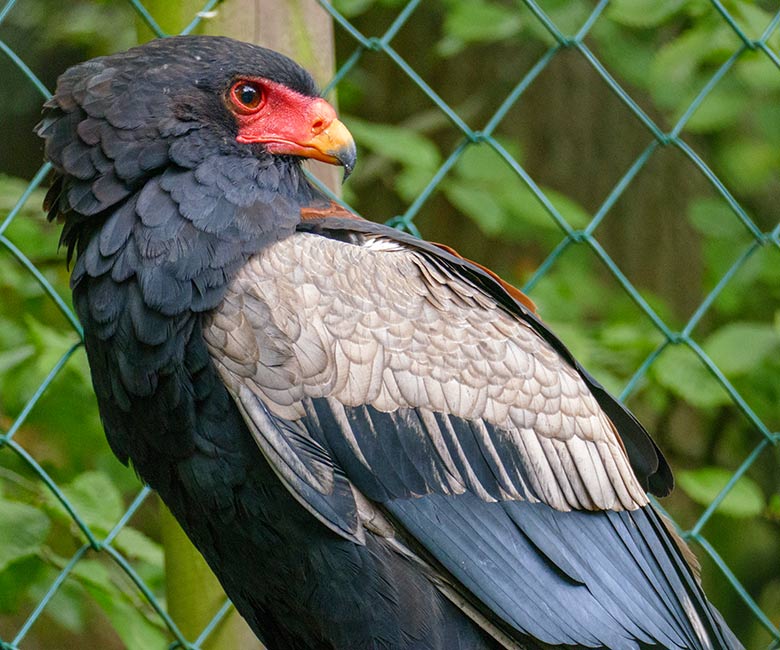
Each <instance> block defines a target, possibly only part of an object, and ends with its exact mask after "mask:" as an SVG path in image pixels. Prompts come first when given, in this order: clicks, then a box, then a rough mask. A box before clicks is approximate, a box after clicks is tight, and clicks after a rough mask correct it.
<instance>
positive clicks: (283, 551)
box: [37, 36, 741, 650]
mask: <svg viewBox="0 0 780 650" xmlns="http://www.w3.org/2000/svg"><path fill="white" fill-rule="evenodd" d="M37 132H38V134H39V135H40V136H41V137H42V138H44V140H45V141H46V158H47V159H48V160H49V161H51V163H52V165H53V167H54V170H55V176H54V181H53V184H52V187H51V189H50V191H49V194H48V196H47V201H46V207H47V209H48V210H49V217H50V218H52V219H53V218H59V219H60V220H62V221H63V222H64V228H63V232H62V242H63V243H64V244H65V245H66V246H67V248H68V253H69V258H70V256H71V255H73V254H74V253H75V264H74V267H73V272H72V289H73V299H74V304H75V307H76V310H77V313H78V316H79V318H80V320H81V322H82V324H83V326H84V338H85V345H86V351H87V355H88V357H89V363H90V366H91V369H92V379H93V383H94V387H95V391H96V393H97V398H98V403H99V407H100V413H101V417H102V420H103V424H104V426H105V430H106V435H107V437H108V441H109V443H110V445H111V448H112V449H113V451H114V453H115V454H116V455H117V456H118V457H119V459H120V460H121V461H122V462H124V463H128V462H129V463H132V465H133V467H134V468H135V470H136V471H137V472H138V474H139V475H140V476H141V478H142V479H143V480H144V481H145V482H146V483H148V484H149V485H150V486H151V487H152V488H154V489H155V490H156V491H157V492H158V493H159V494H160V496H161V497H162V499H163V500H164V501H165V503H166V504H167V506H168V507H169V508H170V510H171V511H172V513H173V514H174V515H175V517H176V518H177V519H178V521H179V522H180V523H181V525H182V527H183V528H184V530H185V531H186V532H187V534H188V535H189V537H190V538H191V539H192V541H193V542H194V543H195V545H196V546H197V548H198V549H199V550H200V552H201V553H202V554H203V555H204V556H205V558H206V560H207V561H208V563H209V564H210V566H211V567H212V569H213V570H214V572H215V573H216V575H217V576H218V577H219V580H220V581H221V583H222V585H223V586H224V588H225V591H226V592H227V594H228V595H229V596H230V598H231V599H232V600H233V602H234V603H235V605H236V607H237V609H238V611H239V612H240V613H241V614H242V615H243V616H244V618H246V620H247V621H248V622H249V624H250V625H251V627H252V629H253V630H254V631H255V632H256V634H257V635H258V637H259V638H261V639H262V640H263V641H264V642H265V643H266V644H267V645H268V646H269V647H270V648H272V649H276V650H278V649H282V650H296V649H326V648H337V649H341V650H344V649H346V650H352V649H355V650H357V649H369V648H372V649H379V648H386V649H416V650H431V649H434V648H435V649H441V650H458V649H463V650H466V649H469V650H474V649H486V648H529V649H540V648H551V647H556V648H559V647H563V648H610V649H612V650H636V649H639V648H670V649H682V648H688V649H696V650H699V649H705V648H707V649H721V648H740V647H741V646H740V644H739V642H738V641H737V640H736V639H735V637H734V635H733V634H732V633H731V632H730V630H729V629H728V628H727V626H726V625H725V623H724V622H723V620H722V618H721V617H720V615H719V614H718V612H717V611H716V610H715V609H714V608H713V607H712V606H711V605H710V604H709V603H708V602H707V600H706V598H705V596H704V593H703V592H702V589H701V587H700V585H699V581H698V578H697V576H696V573H695V570H694V569H692V560H691V557H692V556H691V555H690V553H689V551H687V549H686V548H685V545H684V543H683V542H682V541H681V540H680V539H679V538H678V537H677V536H676V535H675V533H674V532H672V530H671V528H670V526H669V525H668V524H667V522H666V521H665V520H664V519H663V518H662V517H661V516H660V515H659V514H658V513H657V512H656V511H655V510H654V509H653V507H652V505H650V504H649V503H648V497H647V494H646V493H647V492H648V491H650V492H652V493H655V494H658V495H665V494H667V493H668V492H669V490H670V489H671V487H672V477H671V472H670V470H669V467H668V465H667V463H666V461H665V460H664V458H663V456H662V455H661V453H660V452H659V450H658V448H657V447H656V446H655V444H654V443H653V441H652V440H651V439H650V438H649V436H648V435H647V433H646V432H645V430H644V429H643V428H642V426H641V425H640V424H639V423H638V422H637V420H636V419H635V418H634V417H633V416H632V415H631V413H629V412H628V411H627V410H626V409H625V408H624V407H623V406H622V405H621V404H620V403H619V402H617V401H616V400H615V399H614V398H613V397H612V396H611V395H609V394H608V393H607V392H606V391H605V390H604V388H603V387H602V386H601V385H599V383H598V382H597V381H596V380H595V379H593V378H592V377H591V376H590V375H589V374H588V373H587V372H586V371H585V370H584V369H583V368H582V367H581V366H580V365H579V364H578V363H577V361H576V360H575V359H574V358H573V357H572V355H571V354H570V352H569V351H568V350H567V349H566V347H565V346H564V345H563V343H561V342H560V341H559V340H558V339H557V338H556V336H555V335H554V334H553V333H552V332H550V330H549V329H548V328H547V326H546V325H545V324H544V323H543V322H542V321H541V320H540V319H539V317H538V316H537V314H536V313H535V311H534V307H533V304H532V303H531V302H530V301H529V300H528V299H527V298H525V297H524V296H523V295H522V294H521V293H520V292H518V291H517V290H516V289H513V288H512V287H510V286H509V285H507V284H506V283H504V282H503V281H501V280H500V279H499V278H497V277H496V276H495V275H494V274H493V273H491V272H490V271H487V270H486V269H484V268H483V267H481V266H479V265H477V264H474V263H472V262H469V261H467V260H465V259H462V258H461V257H459V256H458V255H457V254H455V253H454V252H453V251H451V250H450V249H448V248H446V247H441V246H437V245H435V244H431V243H428V242H425V241H420V240H418V239H415V238H413V237H410V236H407V235H405V234H403V233H401V232H398V231H396V230H393V229H392V228H389V227H386V226H383V225H379V224H375V223H372V222H369V221H364V220H362V219H360V218H358V217H356V216H355V215H353V214H351V213H349V212H347V211H346V210H343V209H341V208H339V207H338V206H335V205H334V204H332V203H331V202H330V201H329V200H328V199H327V198H325V197H324V196H323V195H322V194H321V193H320V192H319V191H318V190H317V189H315V188H314V187H313V186H312V185H311V184H310V183H309V181H308V180H307V178H306V177H305V176H304V174H303V172H302V169H301V162H302V160H303V159H304V158H316V159H320V160H324V161H326V162H330V163H334V164H341V165H343V166H344V167H345V168H346V169H347V171H349V170H350V169H351V167H352V165H353V164H354V162H355V146H354V143H353V141H352V138H351V136H350V135H349V132H348V131H347V129H346V128H345V127H344V125H343V124H342V123H341V122H340V121H338V119H337V118H336V114H335V112H334V110H333V108H332V107H331V106H330V105H329V104H328V103H327V102H326V101H325V100H323V99H321V98H320V97H319V96H318V93H317V89H316V87H315V84H314V82H313V81H312V78H311V77H310V76H309V75H308V74H307V73H306V72H305V71H304V70H302V69H301V68H300V67H299V66H298V65H296V64H295V63H293V62H292V61H290V60H289V59H287V58H286V57H284V56H282V55H280V54H277V53H275V52H272V51H270V50H267V49H263V48H260V47H256V46H253V45H249V44H246V43H240V42H236V41H233V40H231V39H228V38H219V37H205V36H184V37H176V38H170V39H164V40H157V41H152V42H151V43H148V44H146V45H142V46H140V47H136V48H133V49H131V50H129V51H127V52H122V53H119V54H115V55H112V56H107V57H101V58H97V59H94V60H91V61H87V62H86V63H82V64H80V65H77V66H75V67H73V68H70V69H69V70H68V71H66V72H65V73H64V74H63V75H62V76H61V77H60V79H59V82H58V84H57V91H56V94H55V96H54V97H53V99H51V100H50V101H48V102H47V103H46V104H45V110H44V117H43V120H42V121H41V123H40V124H39V126H38V127H37Z"/></svg>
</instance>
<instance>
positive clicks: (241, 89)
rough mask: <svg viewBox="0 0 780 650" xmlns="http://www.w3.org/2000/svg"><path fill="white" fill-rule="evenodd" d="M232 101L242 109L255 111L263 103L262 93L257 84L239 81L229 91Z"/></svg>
mask: <svg viewBox="0 0 780 650" xmlns="http://www.w3.org/2000/svg"><path fill="white" fill-rule="evenodd" d="M231 94H232V95H233V99H234V100H235V101H236V103H237V104H238V105H239V106H241V107H242V108H249V109H255V108H257V107H258V106H260V104H261V103H262V101H263V91H262V90H261V89H260V87H259V86H258V85H257V84H253V83H250V82H248V81H239V82H238V83H236V84H234V85H233V88H232V90H231Z"/></svg>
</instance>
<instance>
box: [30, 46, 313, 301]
mask: <svg viewBox="0 0 780 650" xmlns="http://www.w3.org/2000/svg"><path fill="white" fill-rule="evenodd" d="M240 76H251V77H262V78H266V79H269V80H271V81H274V82H277V83H281V84H284V85H286V86H288V87H290V88H291V89H293V90H295V91H296V92H298V93H300V94H303V95H306V96H312V97H314V96H317V88H316V85H315V83H314V80H313V79H312V78H311V76H310V75H309V74H308V73H307V72H306V71H305V70H304V69H303V68H301V67H300V66H299V65H298V64H296V63H295V62H293V61H291V60H290V59H288V58H287V57H285V56H283V55H281V54H279V53H277V52H273V51H271V50H268V49H265V48H262V47H258V46H255V45H250V44H248V43H242V42H239V41H235V40H232V39H230V38H225V37H213V36H179V37H173V38H166V39H160V40H155V41H151V42H149V43H146V44H145V45H141V46H139V47H135V48H132V49H130V50H128V51H126V52H121V53H118V54H113V55H110V56H105V57H100V58H97V59H93V60H91V61H87V62H85V63H82V64H79V65H76V66H74V67H72V68H70V69H69V70H67V71H66V72H65V73H64V74H63V75H62V76H61V77H60V78H59V80H58V83H57V91H56V93H55V95H54V97H53V98H52V99H51V100H50V101H48V102H47V103H46V104H45V106H44V116H43V119H42V121H41V122H40V124H39V125H38V126H37V128H36V131H37V133H38V135H40V136H41V137H42V138H43V139H44V140H45V142H46V157H47V159H48V160H49V161H51V163H52V165H53V167H54V170H55V174H56V179H55V182H54V183H53V184H52V189H51V190H50V193H49V196H48V197H47V202H46V207H47V209H48V210H49V217H50V218H54V217H60V218H63V219H64V221H65V226H64V228H63V234H62V241H63V243H64V244H66V245H67V246H68V252H69V259H70V256H71V255H72V254H73V252H74V251H75V252H77V253H78V255H79V256H85V257H86V260H85V262H84V264H82V265H80V266H77V267H76V269H75V272H74V282H78V280H79V278H80V277H81V276H82V275H83V273H84V272H86V273H87V274H93V275H101V274H102V273H106V272H109V271H110V272H113V273H114V274H115V276H116V277H121V278H124V279H127V278H128V277H131V276H132V274H133V272H137V273H138V274H141V273H144V274H150V273H155V274H156V278H157V280H156V281H155V282H150V281H149V278H139V279H141V280H142V286H144V287H149V291H150V292H151V291H152V288H153V287H157V288H159V287H167V288H168V289H176V290H175V291H173V292H172V293H171V295H178V296H180V297H181V300H180V301H177V302H176V304H163V303H164V298H163V297H162V296H159V295H154V296H151V295H150V296H148V299H149V302H150V304H151V305H154V306H155V307H157V308H159V309H162V310H163V311H166V312H172V311H178V310H180V309H182V308H184V307H186V306H188V305H185V304H184V303H185V302H186V301H188V300H190V299H192V300H193V301H194V302H195V303H197V304H198V305H201V304H204V305H205V306H208V305H210V304H212V302H213V300H211V299H210V300H206V301H205V302H204V301H202V300H200V298H199V294H198V292H197V291H196V292H195V294H193V292H192V291H191V290H190V289H191V287H184V286H180V285H181V283H182V282H185V283H186V282H190V281H191V282H193V283H198V286H206V285H207V286H209V287H212V285H213V284H214V281H213V280H208V281H205V280H204V279H203V278H199V271H203V272H204V273H213V269H215V268H216V269H220V270H221V269H223V267H225V266H226V265H229V266H231V267H233V266H234V265H235V264H236V262H237V260H238V259H239V258H241V257H242V256H244V255H247V254H251V252H256V250H258V249H259V248H261V247H262V245H264V243H268V242H269V241H273V240H275V239H278V238H279V237H281V236H284V235H285V234H289V233H290V232H292V228H293V227H294V225H295V223H297V221H298V210H297V209H296V206H297V205H298V204H300V203H305V202H307V201H308V200H309V199H310V198H311V196H312V190H311V188H310V187H309V185H308V183H307V182H306V181H305V179H303V178H302V177H301V172H300V163H299V162H298V161H297V160H296V159H294V158H291V157H285V156H271V155H270V154H268V153H267V152H266V151H265V149H264V148H263V146H262V145H260V144H242V143H239V142H237V141H236V135H237V124H236V122H235V120H234V118H233V114H232V113H231V112H230V111H229V110H228V109H227V107H226V105H225V97H226V94H227V92H228V91H229V88H230V87H231V85H232V83H233V82H234V81H235V79H236V78H237V77H240ZM162 222H164V223H162ZM103 224H107V225H108V226H110V228H109V231H110V235H106V234H105V233H104V236H102V237H100V238H97V237H94V236H93V235H94V234H95V233H96V232H97V230H98V229H100V228H101V227H102V226H103ZM205 240H209V241H205ZM100 241H102V242H103V243H102V244H101V243H100ZM217 242H219V243H217ZM226 242H229V243H230V246H232V248H230V246H227V247H226V246H225V243H226ZM198 247H202V250H200V249H199V248H198ZM226 248H230V250H229V251H226ZM218 254H219V255H220V256H221V257H220V258H219V259H217V258H216V257H215V256H216V255H218ZM179 267H184V268H185V269H186V271H181V270H180V268H179ZM195 267H199V268H195ZM163 276H164V277H163ZM182 278H187V279H186V280H183V279H182ZM172 283H173V284H175V287H174V286H172ZM211 293H214V292H211ZM193 295H194V296H195V298H190V297H191V296H193Z"/></svg>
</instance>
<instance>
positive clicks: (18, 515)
mask: <svg viewBox="0 0 780 650" xmlns="http://www.w3.org/2000/svg"><path fill="white" fill-rule="evenodd" d="M0 521H2V522H3V526H2V527H0V572H2V571H4V570H5V569H6V568H8V566H9V565H11V564H13V563H14V562H16V561H17V560H20V559H22V558H25V557H29V556H31V555H35V554H36V553H38V551H39V550H40V548H41V546H42V545H43V543H44V541H45V540H46V537H47V536H48V534H49V527H50V526H49V519H48V517H46V515H45V514H43V513H42V512H40V511H38V510H37V509H36V508H34V507H33V506H31V505H27V504H25V503H19V502H17V501H8V500H5V499H2V498H0Z"/></svg>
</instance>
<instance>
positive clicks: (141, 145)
mask: <svg viewBox="0 0 780 650" xmlns="http://www.w3.org/2000/svg"><path fill="white" fill-rule="evenodd" d="M46 108H47V109H48V110H47V113H46V114H45V116H44V120H43V121H42V122H41V124H40V125H39V128H38V132H39V134H40V135H42V136H43V137H44V138H45V139H46V141H47V145H46V146H47V149H46V153H47V157H48V158H49V159H50V160H51V161H52V162H53V163H54V165H55V168H62V170H63V171H64V172H65V173H66V174H67V173H70V174H72V175H73V176H75V177H76V178H79V177H83V178H86V177H87V176H88V174H90V173H92V172H93V171H95V170H96V171H97V172H98V173H105V169H103V168H107V166H108V163H107V162H106V161H105V160H104V157H105V158H107V159H108V161H109V162H110V161H113V162H114V167H115V170H114V171H115V172H116V175H117V176H118V177H119V178H120V179H121V180H123V181H126V182H129V183H131V184H133V183H135V182H136V181H137V180H139V179H138V176H139V173H140V174H141V175H146V174H145V173H146V172H149V171H152V170H153V168H156V167H158V163H159V166H163V164H164V163H165V162H172V163H174V164H175V165H178V166H181V167H184V168H189V169H194V168H195V167H197V166H198V164H200V163H201V162H202V161H203V160H204V159H205V157H206V156H213V155H215V154H216V155H232V156H239V157H244V158H246V157H252V158H257V159H261V160H262V159H265V158H269V157H271V158H274V157H276V158H277V159H278V158H281V159H284V160H287V161H289V160H290V159H291V157H294V158H298V159H300V158H314V159H317V160H321V161H324V162H327V163H331V164H339V165H342V166H343V167H344V168H345V174H346V175H348V174H349V173H350V172H351V171H352V168H353V166H354V164H355V157H356V154H355V143H354V141H353V139H352V136H351V135H350V133H349V131H348V130H347V129H346V127H345V126H344V125H343V124H342V123H341V122H340V121H339V120H338V119H337V117H336V112H335V110H334V109H333V107H332V106H331V105H330V104H329V103H328V102H327V101H325V100H324V99H322V98H321V97H320V96H319V93H318V91H317V87H316V84H315V83H314V81H313V79H312V78H311V76H310V75H309V74H308V73H307V72H306V71H305V70H304V69H303V68H301V67H300V66H299V65H298V64H296V63H295V62H293V61H292V60H290V59H288V58H287V57H285V56H283V55H281V54H279V53H277V52H274V51H272V50H268V49H266V48H262V47H258V46H255V45H250V44H248V43H242V42H239V41H235V40H233V39H229V38H224V37H209V36H179V37H173V38H167V39H160V40H156V41H152V42H150V43H147V44H145V45H142V46H139V47H136V48H133V49H131V50H128V51H126V52H121V53H118V54H114V55H111V56H107V57H100V58H98V59H93V60H91V61H87V62H86V63H82V64H80V65H77V66H74V67H73V68H71V69H69V70H68V71H66V72H65V73H64V74H63V75H62V76H61V77H60V79H59V81H58V85H57V91H56V93H55V95H54V97H53V98H52V100H50V101H49V102H48V103H47V104H46ZM63 117H65V118H66V119H62V118H63ZM96 145H99V151H94V152H90V153H89V155H87V154H86V152H85V147H89V148H93V149H94V148H95V146H96ZM79 154H83V155H79ZM76 158H81V159H83V160H81V161H80V162H79V164H75V159H76ZM164 158H167V160H163V159H164ZM90 162H91V163H92V165H90ZM101 166H102V167H103V168H101ZM79 167H81V168H79Z"/></svg>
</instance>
